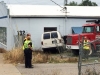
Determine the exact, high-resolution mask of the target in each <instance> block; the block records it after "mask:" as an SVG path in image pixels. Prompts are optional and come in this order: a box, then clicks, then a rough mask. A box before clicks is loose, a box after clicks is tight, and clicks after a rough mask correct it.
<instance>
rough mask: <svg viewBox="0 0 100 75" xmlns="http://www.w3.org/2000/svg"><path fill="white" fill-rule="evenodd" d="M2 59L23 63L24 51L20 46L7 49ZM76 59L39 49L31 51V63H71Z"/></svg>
mask: <svg viewBox="0 0 100 75" xmlns="http://www.w3.org/2000/svg"><path fill="white" fill-rule="evenodd" d="M4 60H5V62H7V63H24V51H23V50H22V49H21V48H16V49H12V50H10V51H7V52H6V53H4ZM77 61H78V59H77V57H67V58H61V57H60V56H56V55H55V56H53V55H52V54H45V53H43V52H42V51H40V50H34V51H33V53H32V63H67V62H72V63H73V62H77Z"/></svg>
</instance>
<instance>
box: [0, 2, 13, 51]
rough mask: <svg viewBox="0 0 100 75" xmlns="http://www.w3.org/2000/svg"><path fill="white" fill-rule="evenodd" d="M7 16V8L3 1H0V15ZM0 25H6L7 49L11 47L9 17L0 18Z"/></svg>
mask: <svg viewBox="0 0 100 75" xmlns="http://www.w3.org/2000/svg"><path fill="white" fill-rule="evenodd" d="M4 16H8V10H7V7H6V4H5V3H4V2H0V17H4ZM0 27H7V50H9V49H11V48H12V46H11V45H12V44H11V39H12V37H11V32H10V29H9V18H8V17H7V18H2V19H0Z"/></svg>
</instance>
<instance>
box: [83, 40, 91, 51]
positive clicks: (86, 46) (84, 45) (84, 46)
mask: <svg viewBox="0 0 100 75" xmlns="http://www.w3.org/2000/svg"><path fill="white" fill-rule="evenodd" d="M88 42H89V40H86V41H85V40H84V42H83V49H85V50H89V49H90V47H89V45H88V44H87V43H88Z"/></svg>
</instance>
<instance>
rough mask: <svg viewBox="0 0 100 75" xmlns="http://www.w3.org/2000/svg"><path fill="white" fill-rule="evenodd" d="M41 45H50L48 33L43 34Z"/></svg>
mask: <svg viewBox="0 0 100 75" xmlns="http://www.w3.org/2000/svg"><path fill="white" fill-rule="evenodd" d="M43 45H45V46H49V45H52V41H51V34H50V33H44V35H43Z"/></svg>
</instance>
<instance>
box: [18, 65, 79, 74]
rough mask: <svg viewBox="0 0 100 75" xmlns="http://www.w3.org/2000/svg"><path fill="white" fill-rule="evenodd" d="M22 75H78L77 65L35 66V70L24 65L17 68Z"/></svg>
mask: <svg viewBox="0 0 100 75" xmlns="http://www.w3.org/2000/svg"><path fill="white" fill-rule="evenodd" d="M16 67H17V69H18V70H19V72H20V73H21V74H22V75H78V67H77V63H65V64H34V68H32V69H29V68H24V64H19V65H17V66H16Z"/></svg>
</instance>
